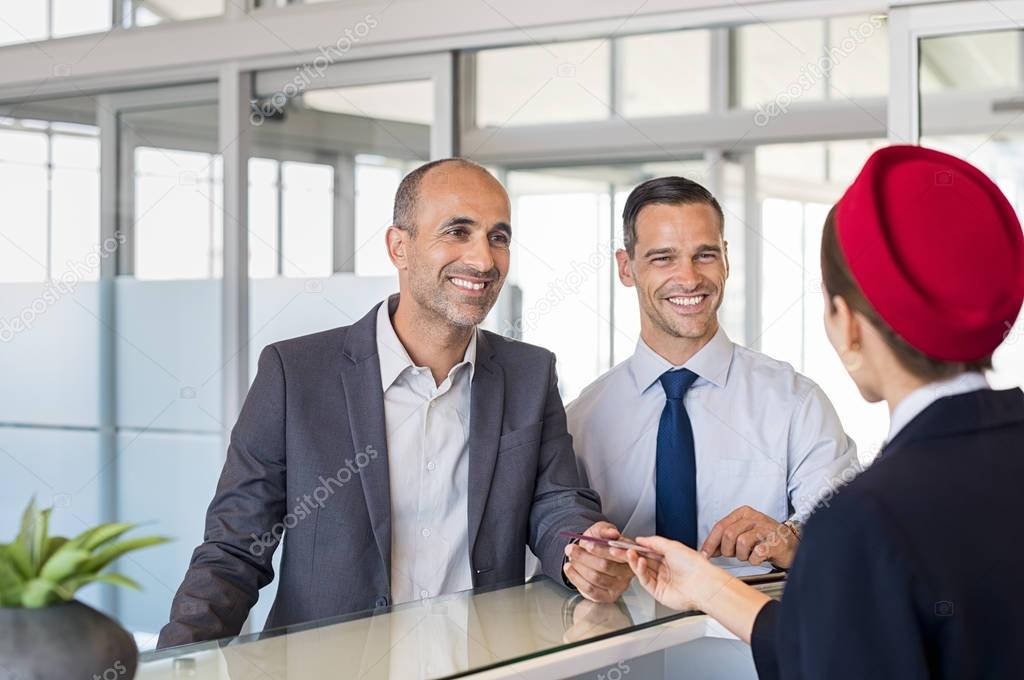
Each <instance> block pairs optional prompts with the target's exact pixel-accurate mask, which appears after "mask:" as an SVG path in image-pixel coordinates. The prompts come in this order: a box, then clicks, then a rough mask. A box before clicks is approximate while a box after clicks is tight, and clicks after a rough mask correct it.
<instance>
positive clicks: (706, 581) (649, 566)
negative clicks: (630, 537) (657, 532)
mask: <svg viewBox="0 0 1024 680" xmlns="http://www.w3.org/2000/svg"><path fill="white" fill-rule="evenodd" d="M636 542H637V543H639V544H640V545H642V546H644V547H645V548H650V549H651V550H653V551H655V552H657V553H660V554H661V555H662V559H661V560H660V561H659V560H656V559H652V558H649V557H644V556H643V555H641V554H640V553H638V552H637V551H635V550H629V551H628V555H629V566H630V568H631V569H632V570H633V573H634V574H636V577H637V580H638V581H639V582H640V585H642V586H643V587H644V589H646V590H647V592H649V593H650V594H651V595H653V596H654V598H655V599H656V600H658V602H661V603H662V604H663V605H665V606H667V607H671V608H672V609H679V610H688V609H700V610H703V611H707V607H708V603H709V601H710V600H711V598H713V597H714V596H715V595H716V594H717V593H718V592H719V591H720V590H721V589H722V587H723V586H725V584H726V583H728V582H729V580H730V579H731V578H732V577H731V576H730V575H729V574H728V573H727V572H725V571H723V570H722V569H719V568H718V567H716V566H715V565H713V564H711V563H710V562H708V558H707V557H706V556H705V555H704V554H703V553H699V552H697V551H696V550H693V549H692V548H689V547H687V546H685V545H683V544H682V543H679V542H677V541H671V540H669V539H667V538H660V537H658V536H651V537H646V538H638V539H636Z"/></svg>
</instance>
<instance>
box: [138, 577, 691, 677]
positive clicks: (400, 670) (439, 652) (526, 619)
mask: <svg viewBox="0 0 1024 680" xmlns="http://www.w3.org/2000/svg"><path fill="white" fill-rule="evenodd" d="M697 615H700V612H677V611H673V610H670V609H667V608H665V607H663V606H661V605H659V604H658V603H656V602H655V601H654V599H653V598H651V597H650V595H648V594H647V593H646V592H645V591H644V590H643V589H642V588H641V587H640V586H639V584H637V583H636V582H635V581H634V583H633V584H632V585H631V586H630V589H629V590H628V591H626V593H625V594H624V595H623V596H622V598H621V599H620V600H619V602H617V603H615V604H595V603H592V602H588V601H586V600H583V599H582V598H581V597H580V596H579V595H577V594H575V593H573V592H571V591H569V590H567V589H566V588H564V587H562V586H561V585H556V584H555V583H553V582H552V581H550V580H548V579H547V578H544V577H540V578H538V579H535V580H533V581H531V582H529V583H526V584H517V585H512V586H509V587H505V588H498V589H491V590H468V591H464V592H460V593H454V594H451V595H445V596H441V597H436V598H432V599H428V600H422V601H419V602H410V603H407V604H403V605H398V606H395V607H392V608H390V609H388V610H371V611H366V612H358V613H355V614H349V615H345V616H341V617H337V618H332V619H326V620H321V621H314V622H311V623H304V624H301V625H296V626H287V627H283V628H279V629H273V630H267V631H264V632H262V633H256V634H252V635H242V636H238V637H234V638H226V639H223V640H216V641H210V642H200V643H195V644H190V645H182V646H180V647H173V648H169V649H165V650H158V651H156V652H150V653H146V654H143V655H142V657H141V659H140V665H139V671H138V675H137V676H136V677H137V678H139V680H159V679H165V678H167V679H169V678H216V679H219V680H220V679H226V678H232V679H234V680H239V678H266V679H268V680H278V679H280V680H285V679H288V678H291V679H293V680H294V679H296V678H303V679H305V678H320V677H324V678H329V677H330V678H333V677H357V678H366V679H367V680H376V679H382V678H387V679H389V680H390V679H391V678H402V679H406V678H456V677H461V676H464V675H468V674H470V673H476V672H479V671H482V670H487V669H490V668H494V667H498V666H503V665H506V664H511V663H515V662H518V661H522V660H525V659H530V658H534V657H538V656H541V655H544V654H550V653H553V652H557V651H559V650H562V649H566V648H568V647H572V646H575V645H580V644H584V643H587V642H594V641H596V640H601V639H604V638H609V637H614V636H616V635H622V634H624V633H628V632H631V631H635V630H639V629H642V628H646V627H649V626H654V625H658V624H660V623H664V622H667V621H671V620H674V619H679V618H683V617H688V616H697Z"/></svg>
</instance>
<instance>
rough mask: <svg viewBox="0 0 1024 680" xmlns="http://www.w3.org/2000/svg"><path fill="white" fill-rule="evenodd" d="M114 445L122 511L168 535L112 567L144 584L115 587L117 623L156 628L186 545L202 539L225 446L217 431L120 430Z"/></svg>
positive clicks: (187, 554)
mask: <svg viewBox="0 0 1024 680" xmlns="http://www.w3.org/2000/svg"><path fill="white" fill-rule="evenodd" d="M117 445H118V451H119V455H118V481H119V485H118V507H119V510H120V514H121V516H122V517H123V518H125V519H126V520H128V521H133V522H146V523H147V524H146V526H145V529H144V532H145V534H146V535H149V534H160V535H165V536H170V537H172V538H173V539H174V540H173V542H171V543H168V544H165V545H161V546H157V547H154V548H148V549H146V550H143V551H140V552H138V553H134V554H132V555H130V556H128V557H127V558H125V559H123V560H121V563H120V567H119V571H121V572H122V573H124V574H125V575H127V576H129V577H130V578H133V579H135V580H136V581H138V582H139V583H140V584H141V585H142V587H143V588H142V591H141V592H136V591H130V590H122V591H121V592H120V594H119V612H120V619H121V624H122V625H123V626H125V627H126V628H128V629H129V630H131V631H135V632H149V633H156V632H159V630H160V628H161V627H162V626H163V625H164V624H165V623H167V618H168V614H169V613H170V610H171V599H172V598H173V597H174V593H175V591H176V590H177V589H178V586H179V585H180V584H181V580H182V578H183V577H184V576H185V571H186V569H187V568H188V563H189V559H190V558H191V556H192V551H193V549H194V548H195V547H196V546H197V545H199V543H200V542H202V540H203V526H204V518H205V516H206V508H207V506H208V505H209V504H210V500H211V499H212V498H213V493H214V490H215V488H216V486H217V479H218V478H219V477H220V471H221V466H222V465H223V461H224V451H223V450H222V448H221V441H220V437H219V435H188V434H152V433H144V434H135V433H130V432H122V433H120V434H119V435H118V438H117ZM140 535H142V534H141V533H140Z"/></svg>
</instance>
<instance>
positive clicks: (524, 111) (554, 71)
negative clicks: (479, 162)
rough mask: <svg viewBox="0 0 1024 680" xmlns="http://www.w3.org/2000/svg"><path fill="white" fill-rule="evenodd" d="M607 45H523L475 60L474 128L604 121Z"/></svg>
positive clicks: (606, 113)
mask: <svg viewBox="0 0 1024 680" xmlns="http://www.w3.org/2000/svg"><path fill="white" fill-rule="evenodd" d="M610 55H611V51H610V46H609V41H608V40H582V41H577V42H564V43H550V44H544V45H526V46H523V47H507V48H501V49H493V50H484V51H482V52H479V53H477V55H476V90H475V91H476V125H477V126H478V127H490V126H494V127H504V126H516V125H535V124H540V123H564V122H570V121H585V120H601V119H603V118H607V117H608V116H609V115H610V111H611V109H612V106H611V96H610V91H611V86H610V64H611V61H610V59H611V56H610Z"/></svg>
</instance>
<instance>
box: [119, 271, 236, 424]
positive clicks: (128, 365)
mask: <svg viewBox="0 0 1024 680" xmlns="http://www.w3.org/2000/svg"><path fill="white" fill-rule="evenodd" d="M220 302H221V289H220V282H219V281H217V280H195V281H138V280H135V279H132V278H128V277H121V278H119V279H118V280H117V305H118V312H117V366H118V370H117V389H118V400H117V419H118V426H119V427H122V428H139V429H152V428H157V429H181V430H191V431H202V432H218V431H220V429H221V425H220V420H221V418H220V393H221V389H220V385H221V375H220V369H221V361H220V352H221V348H220V338H221V330H220Z"/></svg>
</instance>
